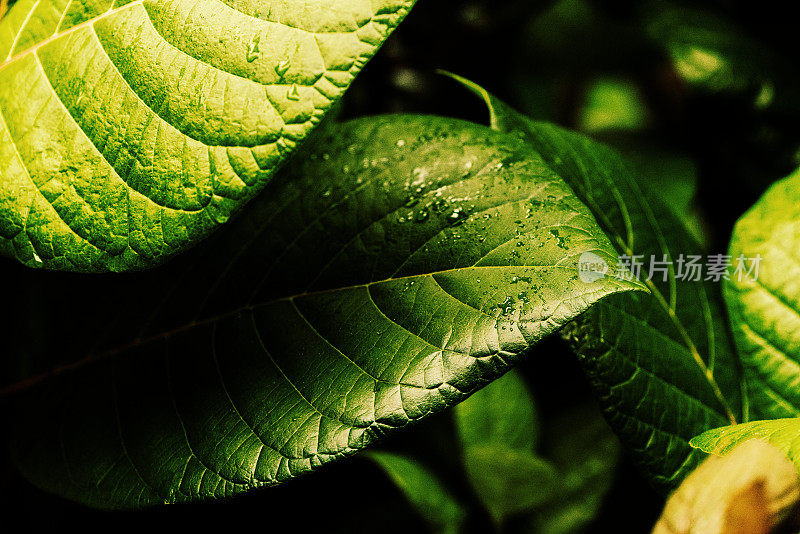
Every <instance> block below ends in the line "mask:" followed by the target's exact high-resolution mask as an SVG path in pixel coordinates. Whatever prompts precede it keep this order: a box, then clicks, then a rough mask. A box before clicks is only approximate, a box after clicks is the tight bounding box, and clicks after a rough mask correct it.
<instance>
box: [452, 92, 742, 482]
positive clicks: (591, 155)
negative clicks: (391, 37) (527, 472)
mask: <svg viewBox="0 0 800 534" xmlns="http://www.w3.org/2000/svg"><path fill="white" fill-rule="evenodd" d="M461 81H462V82H463V83H465V84H466V85H467V87H469V88H470V89H472V90H473V91H474V92H476V94H478V95H479V96H481V97H482V98H483V99H484V100H485V101H486V103H487V105H488V106H489V109H490V113H491V123H492V126H493V127H494V128H495V129H498V130H501V131H505V132H514V133H516V134H517V135H519V136H520V137H521V138H523V139H525V140H526V141H527V142H528V143H529V144H530V145H531V146H532V147H533V148H534V149H536V150H537V151H538V152H539V153H540V154H541V156H542V158H543V159H544V160H545V161H546V162H547V163H548V164H549V165H550V166H551V167H552V168H553V169H554V170H555V171H556V172H557V173H558V174H559V175H560V176H561V177H563V179H564V180H565V181H566V182H567V183H568V184H569V185H570V187H572V189H573V190H574V191H575V194H576V195H577V196H578V197H579V198H580V199H581V200H582V201H583V202H584V203H585V204H586V205H587V206H588V207H589V209H590V210H591V211H592V213H593V214H594V215H595V217H597V220H598V223H599V224H600V226H601V227H602V228H603V230H604V231H605V232H606V233H607V234H608V235H609V236H610V238H611V240H612V242H613V243H614V245H615V247H616V248H617V251H618V252H619V254H621V255H626V256H628V257H633V256H634V255H636V256H639V255H641V256H642V257H643V259H644V261H646V262H648V263H649V262H650V261H651V258H654V259H655V260H656V261H662V260H664V259H666V260H667V263H666V264H665V266H666V267H667V269H668V271H667V274H666V276H664V275H663V274H659V275H656V277H654V278H653V279H652V280H648V281H646V285H647V287H648V289H650V292H651V294H644V293H635V294H634V293H631V294H628V295H617V296H613V297H610V298H608V299H604V300H603V301H602V302H600V303H598V305H596V306H594V307H592V308H591V309H590V310H589V311H588V312H587V313H585V314H583V315H582V316H581V317H580V319H579V320H577V321H574V322H573V323H572V324H571V325H570V326H569V327H568V328H566V329H565V330H564V336H565V338H566V339H567V340H568V341H569V342H570V343H571V344H572V346H573V347H574V348H575V350H576V352H577V353H578V355H579V356H580V358H581V362H582V364H583V365H584V368H585V369H586V371H587V373H588V374H589V377H590V379H591V380H592V382H593V384H594V387H595V390H596V393H597V395H598V397H599V398H600V401H601V403H602V405H603V407H604V410H605V412H606V416H607V418H608V420H609V422H610V423H611V425H612V427H613V428H614V429H615V431H616V432H617V433H618V434H619V435H620V437H621V438H622V440H623V442H624V443H625V444H626V445H627V446H628V447H629V448H631V449H632V450H633V451H634V454H635V455H636V457H637V458H638V460H639V462H640V464H641V465H642V467H643V469H644V470H645V472H647V473H648V474H649V475H650V476H651V477H652V478H653V480H654V481H655V482H656V483H657V484H658V485H659V486H661V487H662V488H664V489H668V488H671V487H673V486H675V485H676V484H677V483H678V482H680V480H681V479H682V478H683V477H684V476H685V475H686V474H687V473H688V472H689V471H690V470H691V468H692V467H693V466H694V465H696V463H697V461H698V456H697V454H696V451H694V450H693V449H692V448H691V447H690V446H689V440H690V439H691V438H692V437H694V436H696V435H697V434H699V433H700V432H703V431H704V430H708V429H710V428H714V427H716V426H720V425H722V424H725V423H726V422H733V421H736V420H741V419H742V414H743V411H744V410H743V408H742V389H743V384H742V381H741V379H740V373H739V362H738V359H737V358H736V355H735V353H734V351H733V350H732V347H731V346H730V342H729V340H728V335H727V332H726V328H725V324H724V316H723V313H722V309H721V308H722V306H721V302H720V301H719V298H718V292H717V288H716V287H715V286H714V285H713V284H711V283H710V282H702V281H701V282H692V281H678V280H677V279H676V269H677V268H678V266H679V259H680V257H681V255H682V256H683V257H684V258H686V257H688V255H693V254H700V253H701V250H700V249H699V246H698V245H697V243H696V242H695V241H694V239H692V238H691V236H690V235H689V234H688V233H687V231H686V229H685V227H684V225H683V223H682V222H681V221H679V220H678V219H677V218H676V217H675V215H674V214H673V213H672V212H671V211H670V210H669V209H668V208H667V207H666V206H665V205H664V204H663V203H662V202H661V200H660V199H659V198H658V197H657V195H654V194H652V193H651V192H648V191H644V190H643V189H642V187H641V185H640V184H639V183H638V181H637V180H636V176H635V175H634V174H633V173H632V172H631V171H630V168H629V166H628V165H627V164H626V162H625V161H623V159H622V158H621V157H620V156H619V155H618V154H617V153H616V152H615V151H614V150H613V149H611V148H609V147H607V146H605V145H602V144H600V143H597V142H595V141H593V140H591V139H589V138H587V137H584V136H582V135H579V134H576V133H573V132H570V131H567V130H564V129H562V128H560V127H558V126H555V125H552V124H549V123H542V122H535V121H532V120H530V119H528V118H527V117H524V116H522V115H520V114H518V113H516V112H515V111H514V110H513V109H511V108H510V107H508V106H507V105H506V104H504V103H503V102H501V101H499V100H498V99H496V98H494V97H492V96H491V95H489V94H488V93H487V92H486V91H485V90H484V89H482V88H480V87H478V86H475V85H474V84H472V83H471V82H468V81H466V80H461ZM615 261H616V260H615ZM613 267H614V265H610V266H609V268H612V269H613ZM645 268H646V266H645ZM643 272H645V273H646V270H644V269H643ZM664 278H665V279H664Z"/></svg>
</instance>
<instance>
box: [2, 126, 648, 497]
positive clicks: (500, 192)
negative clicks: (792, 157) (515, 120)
mask: <svg viewBox="0 0 800 534" xmlns="http://www.w3.org/2000/svg"><path fill="white" fill-rule="evenodd" d="M324 133H325V135H323V136H320V137H319V138H317V139H316V140H315V142H314V144H313V145H312V146H310V147H309V148H308V152H306V153H304V154H302V155H301V156H300V157H297V158H293V160H292V164H291V166H290V167H289V168H288V172H286V173H285V174H283V175H281V177H280V179H279V180H277V181H276V182H274V183H273V184H272V185H271V186H270V187H269V189H268V190H267V191H265V194H264V195H262V196H260V197H259V198H258V200H256V201H255V202H254V203H253V206H252V208H251V211H249V212H248V213H247V214H246V216H244V217H241V218H240V219H239V220H238V221H236V222H235V223H234V225H233V226H232V227H231V228H230V229H229V230H228V231H227V232H226V233H224V234H221V235H220V236H219V238H218V239H216V240H215V241H214V243H209V244H207V245H205V246H204V247H201V249H200V250H198V251H197V254H195V255H192V256H191V257H188V258H186V265H187V266H188V270H187V271H186V272H180V273H179V274H178V276H177V277H176V279H175V281H174V284H175V286H174V287H172V288H170V289H169V290H165V289H164V288H163V286H158V287H156V288H155V290H153V289H150V290H149V292H148V289H147V288H144V289H143V288H142V287H135V286H130V288H129V289H128V290H129V291H130V293H129V294H125V295H120V296H119V297H117V298H116V299H115V300H116V301H118V302H120V303H126V305H124V306H123V305H120V306H119V307H120V308H122V309H127V308H133V309H136V306H137V305H136V303H137V302H142V303H143V304H144V305H145V306H147V307H149V308H150V310H149V312H142V311H141V310H140V311H139V313H134V314H132V316H133V317H134V318H135V323H134V324H141V320H142V319H141V318H142V317H146V316H150V317H151V320H150V321H149V323H148V326H147V327H146V328H145V330H144V331H143V332H137V334H136V335H135V336H133V338H132V339H129V341H128V343H127V344H122V345H119V346H118V347H117V348H115V349H112V350H110V351H106V352H100V353H94V354H91V355H89V356H88V357H87V358H86V359H85V360H83V361H81V362H77V363H73V364H71V365H68V366H65V367H60V368H58V369H56V370H54V371H53V372H52V373H49V374H45V375H42V376H38V377H31V378H29V379H28V380H27V381H25V382H22V383H18V384H16V385H15V386H11V387H9V388H6V389H5V390H0V396H3V395H4V394H5V395H6V396H9V395H10V398H8V399H6V400H7V401H8V402H7V403H5V404H7V406H6V407H5V408H6V409H5V410H4V415H5V416H6V418H7V419H8V422H6V423H5V426H4V427H3V428H4V435H5V436H7V437H8V438H9V442H10V448H11V450H12V451H13V452H14V455H15V457H16V461H17V463H18V465H19V466H20V467H21V469H22V471H23V473H24V474H25V475H26V476H27V477H28V478H29V479H30V480H32V481H33V482H34V483H35V484H37V485H39V486H40V487H42V488H45V489H47V490H49V491H53V492H57V493H59V494H62V495H65V496H67V497H69V498H72V499H76V500H80V501H81V502H84V503H88V504H92V505H95V506H102V507H117V508H119V507H136V506H141V505H146V504H152V503H159V502H175V501H189V500H194V499H198V498H208V497H224V496H228V495H232V494H235V493H239V492H241V491H245V490H247V489H250V488H254V487H258V486H263V485H267V484H273V483H276V482H280V481H283V480H287V479H289V478H292V477H294V476H296V475H298V474H300V473H304V472H307V471H309V470H311V469H314V468H316V467H319V466H320V465H322V464H324V463H327V462H329V461H333V460H335V459H337V458H340V457H342V456H344V455H348V454H350V453H352V452H354V451H356V450H358V449H361V448H363V447H366V446H368V445H369V444H371V443H373V442H375V441H376V440H378V439H380V438H381V437H383V436H384V435H386V434H387V433H389V432H391V431H394V430H396V429H398V428H401V427H404V426H406V425H408V424H409V423H411V422H413V421H416V420H419V419H421V418H423V417H425V416H427V415H429V414H432V413H436V412H439V411H441V410H443V409H445V408H447V407H450V406H452V405H454V404H456V403H458V402H460V401H462V400H464V399H465V398H466V397H467V396H468V395H469V394H470V393H472V392H474V391H475V390H477V389H479V388H481V387H482V386H484V385H486V384H487V383H489V382H490V381H492V380H493V379H495V378H498V377H499V376H501V375H502V374H503V373H505V372H506V371H507V370H508V369H509V368H510V366H511V365H512V364H513V363H514V362H515V361H516V360H517V359H518V358H519V356H520V355H521V354H522V353H524V352H525V351H526V350H527V349H528V347H530V346H531V345H533V344H535V343H536V342H537V341H539V340H540V339H542V337H544V336H546V335H548V334H551V333H553V332H555V331H557V330H558V329H559V328H561V327H562V326H563V325H564V324H565V323H567V322H568V321H570V320H571V319H573V318H574V317H575V316H576V315H578V314H580V313H581V312H583V311H585V310H586V309H587V308H588V307H590V306H591V305H593V304H594V303H595V302H597V301H598V299H601V298H603V297H605V296H607V295H610V294H612V293H616V292H620V291H631V290H642V288H643V286H642V285H641V284H639V283H637V282H632V281H623V280H612V279H601V280H597V281H594V282H587V283H584V282H582V281H581V279H580V277H579V276H578V271H577V269H578V258H579V257H580V255H581V254H583V253H584V252H587V251H591V252H592V253H593V254H596V255H597V256H598V257H600V258H605V259H607V260H608V261H610V260H611V259H612V257H613V256H612V252H613V248H612V247H611V244H610V243H609V241H608V239H607V238H606V236H605V235H604V234H603V232H602V231H601V230H600V228H599V227H598V226H597V223H596V221H595V220H594V218H593V217H592V215H591V214H590V213H589V211H588V210H587V209H586V207H585V206H584V205H583V204H581V203H580V202H579V201H578V200H577V198H576V197H575V195H574V194H573V193H572V191H571V190H570V189H569V188H568V187H567V186H566V185H565V184H564V182H563V181H562V180H561V179H560V178H558V176H557V175H555V174H554V173H553V172H552V171H551V170H550V169H549V168H548V167H547V166H546V165H545V164H544V163H543V162H542V160H541V159H540V158H539V157H538V156H537V155H536V154H535V153H533V152H532V151H531V150H530V149H529V148H528V147H527V145H525V144H524V143H523V142H522V141H520V140H519V139H516V138H514V137H513V136H506V135H504V134H500V133H497V132H493V131H491V130H490V129H488V128H485V127H482V126H478V125H474V124H470V123H465V122H462V121H456V120H449V119H441V118H433V117H413V116H412V117H409V116H390V117H383V118H372V119H365V120H360V121H355V122H350V123H347V124H346V125H343V126H338V127H335V128H333V129H332V131H329V132H328V131H326V132H324ZM170 267H172V266H170ZM144 274H148V273H144ZM154 274H155V275H157V274H158V273H154ZM146 280H150V279H149V278H146ZM156 280H158V281H160V282H161V283H162V284H163V282H164V280H163V277H160V276H159V277H156ZM126 287H127V286H126ZM153 293H154V294H153ZM128 303H129V304H128ZM153 308H154V309H153ZM67 319H68V318H65V320H67ZM80 320H83V319H82V318H81V319H80Z"/></svg>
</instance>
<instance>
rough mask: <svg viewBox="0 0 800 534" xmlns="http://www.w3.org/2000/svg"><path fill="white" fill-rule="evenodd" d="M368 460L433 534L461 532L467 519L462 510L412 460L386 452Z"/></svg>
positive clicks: (424, 469)
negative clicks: (426, 523) (398, 491)
mask: <svg viewBox="0 0 800 534" xmlns="http://www.w3.org/2000/svg"><path fill="white" fill-rule="evenodd" d="M369 458H370V459H372V460H373V461H374V462H375V463H376V464H378V465H379V466H381V468H383V470H384V471H386V474H387V475H388V476H389V478H391V479H392V481H393V482H394V483H395V484H396V485H397V487H398V488H399V489H400V490H401V491H402V492H403V494H404V495H405V496H406V498H408V500H409V501H410V502H411V504H412V505H414V507H415V508H416V509H417V511H418V512H419V513H420V515H421V516H422V517H423V518H424V519H425V520H426V521H427V522H428V524H429V525H430V526H431V528H432V529H433V532H436V533H440V534H457V533H458V532H460V529H461V525H462V523H463V521H464V517H465V515H466V514H465V511H464V509H463V508H462V506H461V505H460V504H459V503H458V501H456V500H455V499H454V498H453V496H452V495H450V493H449V492H448V491H447V489H446V488H445V487H444V486H442V484H441V482H439V480H438V479H437V478H436V477H435V476H434V475H433V474H432V473H430V472H429V471H428V469H426V468H425V467H424V466H422V465H420V464H419V463H417V462H415V461H413V460H410V459H408V458H405V457H403V456H399V455H396V454H390V453H387V452H370V453H369Z"/></svg>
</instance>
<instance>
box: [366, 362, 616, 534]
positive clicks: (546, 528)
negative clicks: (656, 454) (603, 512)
mask: <svg viewBox="0 0 800 534" xmlns="http://www.w3.org/2000/svg"><path fill="white" fill-rule="evenodd" d="M453 416H454V420H455V427H456V433H457V435H458V441H459V442H460V449H461V453H462V454H461V459H462V462H463V469H464V472H465V474H466V478H467V479H468V480H469V481H470V483H471V485H472V488H473V490H474V495H475V497H477V500H476V503H470V502H469V501H465V502H464V503H463V504H461V505H459V504H457V503H456V501H454V500H453V498H452V497H451V494H450V493H449V492H448V490H447V489H445V487H444V485H443V483H442V482H440V479H439V477H438V476H437V474H434V472H435V471H436V470H435V469H434V470H431V469H429V468H428V467H425V466H424V465H422V463H421V462H419V461H417V460H415V459H412V458H408V457H400V456H397V455H394V454H388V453H370V454H368V456H369V457H370V458H371V459H372V460H374V461H375V462H376V463H378V464H379V465H381V467H382V468H383V469H384V470H385V471H386V472H387V474H388V475H389V477H390V478H391V479H392V480H393V481H394V482H395V483H396V484H397V486H398V487H399V488H400V489H401V490H402V491H403V492H404V493H405V494H406V496H407V498H408V500H409V501H410V502H411V503H412V504H413V505H414V506H415V508H416V509H417V511H418V512H419V514H420V515H421V516H422V517H424V518H425V519H426V520H427V521H428V523H429V525H430V526H431V529H432V530H433V531H434V532H456V531H458V532H460V531H462V530H460V528H461V525H462V524H463V518H464V515H465V512H464V510H465V509H467V508H469V507H470V505H472V506H475V505H476V504H477V505H478V506H481V507H482V508H484V510H485V512H486V513H488V514H489V516H490V517H491V519H492V523H493V524H494V527H495V530H496V531H498V532H533V533H542V534H570V533H573V532H579V531H581V529H582V528H584V527H585V526H586V525H587V524H589V523H590V522H591V521H592V520H593V519H595V517H596V516H597V514H598V513H599V510H600V507H601V504H602V502H603V498H604V497H605V495H606V493H607V492H608V491H609V490H610V488H611V484H612V482H613V479H614V471H615V468H616V466H617V462H618V458H619V452H620V447H619V442H618V441H617V439H616V438H615V437H614V435H613V434H612V433H611V431H610V429H609V428H608V426H607V425H606V423H605V421H603V419H602V416H601V415H600V412H599V411H598V410H597V409H596V408H595V407H594V406H592V405H585V404H579V405H578V406H576V407H572V408H570V409H564V410H561V411H560V413H559V414H558V416H557V417H555V418H554V419H553V421H550V422H549V423H548V424H547V425H543V424H542V420H541V419H540V417H539V415H538V413H537V410H536V405H535V401H534V399H533V397H532V396H531V394H530V392H529V391H528V387H527V385H526V384H525V381H524V379H523V376H522V374H521V373H520V372H518V371H511V372H509V373H508V374H506V375H505V376H503V377H502V378H500V379H498V380H496V381H495V382H494V383H492V384H490V385H489V386H487V387H485V388H484V389H482V390H480V391H478V392H477V393H475V394H474V395H473V396H472V397H470V398H469V399H467V400H466V401H464V402H463V403H461V404H459V405H458V406H457V407H456V408H455V409H454V410H453ZM539 449H541V450H539ZM472 513H473V515H474V513H476V512H475V511H474V510H473V511H472ZM448 519H449V520H450V523H449V524H447V523H446V520H448ZM454 524H455V525H458V527H459V528H455V527H454V526H453V525H454ZM453 528H455V530H452V529H453Z"/></svg>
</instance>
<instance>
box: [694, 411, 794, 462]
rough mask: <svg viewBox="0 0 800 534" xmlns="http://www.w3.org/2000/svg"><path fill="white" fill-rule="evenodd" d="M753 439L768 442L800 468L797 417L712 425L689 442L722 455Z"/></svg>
mask: <svg viewBox="0 0 800 534" xmlns="http://www.w3.org/2000/svg"><path fill="white" fill-rule="evenodd" d="M752 439H756V440H761V441H767V442H769V443H771V444H772V445H774V446H775V447H777V448H778V449H780V450H781V451H783V452H784V453H786V455H787V456H788V457H789V459H790V460H792V462H794V464H795V465H796V466H797V467H798V469H800V418H796V417H789V418H784V419H770V420H762V421H751V422H749V423H744V424H741V425H734V426H725V427H721V428H715V429H712V430H708V431H706V432H703V433H702V434H700V435H699V436H696V437H695V438H692V441H691V444H692V447H697V448H698V449H700V450H702V451H703V452H706V453H708V454H714V455H716V456H725V455H726V454H728V453H729V452H730V451H732V450H733V449H734V447H736V446H737V445H739V444H740V443H744V442H745V441H749V440H752Z"/></svg>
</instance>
